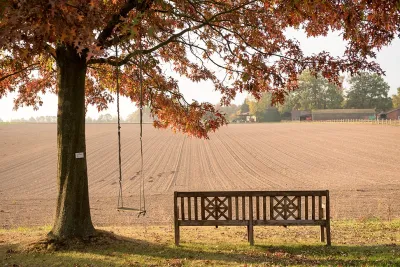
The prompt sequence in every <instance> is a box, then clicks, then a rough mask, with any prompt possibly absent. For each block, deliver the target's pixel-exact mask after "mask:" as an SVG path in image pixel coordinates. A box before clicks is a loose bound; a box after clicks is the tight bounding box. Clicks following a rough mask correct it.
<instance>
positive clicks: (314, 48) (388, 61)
mask: <svg viewBox="0 0 400 267" xmlns="http://www.w3.org/2000/svg"><path fill="white" fill-rule="evenodd" d="M287 34H288V36H291V37H294V38H296V39H297V40H299V41H300V43H301V47H302V49H303V52H304V54H307V55H310V54H312V53H318V52H321V51H323V50H325V51H328V52H330V53H331V54H332V55H334V56H341V55H343V52H344V50H345V42H344V41H343V40H342V38H341V37H340V36H339V35H338V34H337V33H332V34H329V35H328V36H327V37H319V38H306V36H305V34H304V33H303V32H301V31H295V30H290V31H287ZM376 61H377V62H378V63H379V64H380V65H381V68H382V69H383V70H384V71H385V72H386V76H385V77H384V79H385V81H386V82H387V83H388V84H389V85H390V88H391V89H390V92H389V94H390V95H393V94H395V93H396V88H397V87H400V77H399V76H400V40H399V39H396V40H394V41H393V42H392V44H391V45H390V46H388V47H385V48H384V49H382V50H381V51H378V52H377V59H376ZM179 85H180V88H181V90H182V93H183V94H184V96H185V98H186V99H187V100H192V99H196V100H197V101H199V102H203V101H207V102H210V103H213V104H216V103H218V101H219V98H220V94H219V93H218V92H215V91H214V89H213V86H212V84H211V83H210V82H202V83H192V82H190V81H189V80H187V79H182V78H181V79H179ZM345 86H346V84H345ZM15 96H16V95H15V94H9V95H7V96H6V97H4V98H2V99H0V118H1V119H3V120H4V121H9V120H11V119H17V118H26V119H28V118H30V117H31V116H33V117H36V116H56V115H57V97H56V95H53V94H47V95H45V96H43V97H42V98H43V102H44V104H43V106H42V107H40V109H39V110H38V111H34V110H33V109H32V108H27V107H24V108H19V109H18V110H17V111H15V110H13V99H14V98H15ZM245 97H246V95H245V94H239V95H238V96H237V97H236V99H235V101H234V103H235V104H240V103H242V102H243V100H244V99H245ZM116 110H117V109H116V105H115V103H113V104H110V106H109V109H108V110H106V111H102V112H101V113H100V114H105V113H110V114H112V115H116V112H117V111H116ZM135 110H136V107H135V105H134V104H132V103H131V102H130V100H129V99H127V98H121V115H122V117H123V118H126V117H127V116H128V115H129V114H130V113H132V112H134V111H135ZM87 116H90V117H92V118H97V117H98V116H99V113H98V112H97V109H96V108H95V107H89V108H88V113H87Z"/></svg>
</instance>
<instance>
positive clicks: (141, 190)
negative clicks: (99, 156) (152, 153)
mask: <svg viewBox="0 0 400 267" xmlns="http://www.w3.org/2000/svg"><path fill="white" fill-rule="evenodd" d="M139 45H140V51H142V47H141V42H139ZM142 56H143V54H142V52H141V53H140V56H139V86H140V100H139V112H140V188H139V208H128V207H125V206H124V200H123V197H122V191H123V190H122V164H121V122H120V111H119V66H116V75H115V76H116V91H117V113H118V165H119V193H118V203H117V210H118V211H137V212H138V217H140V216H141V215H142V216H145V215H146V198H145V193H144V175H143V70H142V69H143V65H142V64H143V60H142ZM115 57H116V58H118V47H117V46H115Z"/></svg>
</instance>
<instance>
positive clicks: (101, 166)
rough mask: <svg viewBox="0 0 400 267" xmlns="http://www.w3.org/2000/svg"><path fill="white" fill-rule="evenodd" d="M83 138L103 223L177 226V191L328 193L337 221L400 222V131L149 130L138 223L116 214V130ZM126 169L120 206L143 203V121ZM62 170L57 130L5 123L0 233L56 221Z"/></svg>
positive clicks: (94, 127) (128, 135) (297, 127)
mask: <svg viewBox="0 0 400 267" xmlns="http://www.w3.org/2000/svg"><path fill="white" fill-rule="evenodd" d="M86 140H87V160H88V171H89V190H90V201H91V209H92V219H93V222H94V224H95V225H97V226H104V225H130V224H156V223H169V222H172V219H173V209H172V203H173V191H175V190H179V191H183V190H185V191H186V190H187V191H195V190H296V189H307V190H312V189H329V190H331V209H332V212H331V215H332V217H333V219H348V218H353V219H359V218H370V217H379V218H382V219H392V218H399V217H400V198H399V197H398V196H399V195H400V127H392V126H382V125H362V124H306V123H305V124H291V123H277V124H240V125H235V124H232V125H229V126H228V127H224V128H222V129H221V130H219V131H217V132H216V133H214V134H211V136H210V140H199V139H195V138H190V137H186V136H184V135H182V134H174V133H172V132H171V131H169V130H157V129H154V128H153V127H152V126H151V125H145V126H144V156H145V158H144V176H145V194H146V207H147V210H148V212H147V216H146V217H145V218H139V219H138V218H137V217H136V214H135V213H131V212H118V211H117V210H116V205H117V193H118V157H117V150H118V149H117V126H116V125H114V124H89V125H87V128H86ZM77 152H79V151H77ZM122 163H123V186H124V203H125V205H126V206H130V207H138V206H139V184H140V153H139V126H138V125H135V124H127V125H123V126H122ZM56 174H57V146H56V125H54V124H6V125H0V227H1V228H13V227H18V226H35V225H48V224H51V223H52V221H53V216H54V213H55V200H56V194H57V181H56Z"/></svg>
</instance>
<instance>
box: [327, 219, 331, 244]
mask: <svg viewBox="0 0 400 267" xmlns="http://www.w3.org/2000/svg"><path fill="white" fill-rule="evenodd" d="M326 245H327V246H330V245H331V225H330V223H329V222H328V224H327V225H326Z"/></svg>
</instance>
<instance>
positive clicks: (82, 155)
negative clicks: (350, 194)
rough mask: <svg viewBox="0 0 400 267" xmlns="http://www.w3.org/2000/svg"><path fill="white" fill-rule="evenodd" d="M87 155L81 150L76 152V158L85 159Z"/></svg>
mask: <svg viewBox="0 0 400 267" xmlns="http://www.w3.org/2000/svg"><path fill="white" fill-rule="evenodd" d="M84 157H85V156H84V154H83V152H79V153H75V158H76V159H83V158H84Z"/></svg>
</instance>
